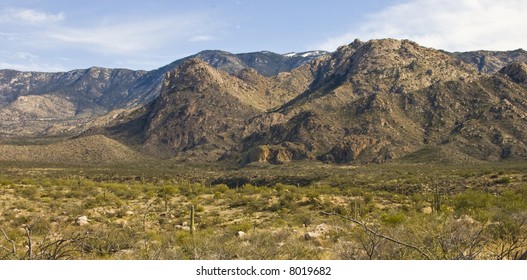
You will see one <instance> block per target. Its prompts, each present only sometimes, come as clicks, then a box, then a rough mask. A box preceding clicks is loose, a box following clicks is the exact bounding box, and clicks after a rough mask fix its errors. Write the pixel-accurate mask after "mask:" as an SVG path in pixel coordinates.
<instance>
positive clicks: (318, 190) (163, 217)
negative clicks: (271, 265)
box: [0, 162, 527, 259]
mask: <svg viewBox="0 0 527 280" xmlns="http://www.w3.org/2000/svg"><path fill="white" fill-rule="evenodd" d="M0 164H1V165H2V167H3V169H2V170H3V173H2V174H1V176H0V182H1V184H0V188H1V189H0V198H1V200H0V201H1V203H0V209H1V212H2V216H1V217H0V228H1V229H2V232H1V233H2V235H1V236H0V258H1V259H525V258H526V257H527V176H525V175H524V173H525V170H526V169H527V163H524V162H501V163H492V164H479V165H472V166H454V165H441V164H436V165H430V164H407V163H393V164H381V165H362V166H336V165H323V164H320V163H314V162H297V163H291V164H286V165H282V166H271V165H264V166H261V167H246V168H243V169H228V168H224V167H223V168H222V167H219V166H215V165H213V164H212V165H201V166H198V165H180V164H177V163H168V162H165V163H163V164H160V163H159V162H157V163H152V162H144V163H143V164H139V165H134V166H130V165H123V166H113V167H111V168H107V167H90V166H84V167H58V166H56V167H43V166H37V165H36V164H34V165H30V166H27V165H25V166H21V165H17V164H13V163H0ZM151 166H155V167H156V168H152V167H151ZM135 174H149V175H148V176H146V175H140V176H137V175H135ZM503 178H506V179H505V180H503ZM240 179H243V181H245V182H246V183H244V184H241V185H240V184H239V182H240ZM497 181H499V182H497ZM191 205H192V206H193V207H194V209H195V211H194V223H195V231H194V234H193V235H192V234H191V232H190V229H191V227H192V226H191V220H190V209H191ZM83 216H85V218H82V217H83ZM84 219H85V220H84ZM239 232H243V233H244V234H239ZM237 234H238V235H237Z"/></svg>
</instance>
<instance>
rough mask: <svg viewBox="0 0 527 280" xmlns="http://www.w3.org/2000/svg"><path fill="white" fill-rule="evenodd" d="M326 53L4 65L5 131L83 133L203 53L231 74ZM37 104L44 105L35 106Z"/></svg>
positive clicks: (140, 101) (1, 128) (271, 70)
mask: <svg viewBox="0 0 527 280" xmlns="http://www.w3.org/2000/svg"><path fill="white" fill-rule="evenodd" d="M324 54H325V53H324V52H312V53H308V55H306V54H298V55H294V56H284V55H279V54H275V53H271V52H255V53H248V54H230V53H227V52H222V51H204V52H201V53H198V54H196V55H194V56H191V57H187V58H183V59H180V60H177V61H175V62H173V63H171V64H169V65H167V66H164V67H161V68H159V69H156V70H152V71H132V70H127V69H106V68H99V67H92V68H90V69H84V70H73V71H69V72H64V73H39V72H20V71H14V70H0V135H3V136H46V135H55V134H54V133H57V134H76V133H79V132H80V131H81V129H79V128H82V127H84V126H85V125H87V124H88V123H90V122H91V121H93V120H94V119H96V118H98V117H100V116H102V115H104V114H107V113H109V112H111V111H112V110H121V109H129V108H133V107H137V106H142V105H145V104H147V103H149V102H151V101H152V100H154V99H155V98H156V97H157V96H158V95H159V93H160V91H161V85H162V82H163V79H164V76H165V73H166V72H168V71H172V70H173V69H174V68H177V67H179V66H181V65H182V64H183V63H184V62H185V61H187V60H189V59H192V58H202V59H203V60H205V61H207V62H208V63H209V64H210V65H212V66H213V67H216V68H218V69H223V70H226V71H227V72H229V73H231V74H234V73H237V72H240V71H241V70H242V69H245V68H249V67H250V68H254V69H255V70H256V72H258V73H259V74H262V75H275V74H278V73H279V72H281V71H286V72H288V71H291V70H292V69H293V68H294V67H297V66H300V65H302V64H304V63H306V62H308V61H310V60H312V59H315V58H316V57H318V56H321V55H324ZM37 103H38V104H43V105H42V106H36V104H37ZM57 127H60V129H57Z"/></svg>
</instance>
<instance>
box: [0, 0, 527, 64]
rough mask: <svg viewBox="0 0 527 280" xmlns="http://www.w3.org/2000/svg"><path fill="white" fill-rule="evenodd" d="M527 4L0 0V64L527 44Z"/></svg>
mask: <svg viewBox="0 0 527 280" xmlns="http://www.w3.org/2000/svg"><path fill="white" fill-rule="evenodd" d="M526 14H527V1H521V0H512V1H504V0H430V1H418V0H400V1H385V0H369V1H344V0H326V1H305V0H304V1H287V0H281V1H277V0H267V1H256V0H254V1H249V0H225V1H200V0H194V1H156V0H149V1H144V0H143V1H136V0H127V1H124V0H113V1H111V0H90V1H71V0H69V1H68V0H2V2H1V3H0V69H3V68H10V69H17V70H26V71H27V70H33V71H66V70H71V69H78V68H88V67H90V66H102V67H110V68H130V69H144V70H150V69H155V68H158V67H161V66H163V65H165V64H168V63H170V62H172V61H174V60H176V59H179V58H182V57H185V56H188V55H191V54H194V53H197V52H199V51H201V50H205V49H220V50H225V51H229V52H233V53H241V52H251V51H260V50H269V51H273V52H277V53H287V52H292V51H295V52H300V51H307V50H315V49H323V50H328V51H333V50H335V49H336V48H337V47H338V46H340V45H344V44H348V43H350V42H351V41H353V40H354V39H355V38H359V39H361V40H363V41H366V40H369V39H375V38H388V37H389V38H398V39H403V38H407V39H411V40H413V41H416V42H417V43H419V44H422V45H424V46H427V47H433V48H439V49H445V50H449V51H466V50H476V49H489V50H512V49H518V48H524V49H526V48H527V36H525V35H524V33H525V30H527V20H525V19H524V18H525V15H526Z"/></svg>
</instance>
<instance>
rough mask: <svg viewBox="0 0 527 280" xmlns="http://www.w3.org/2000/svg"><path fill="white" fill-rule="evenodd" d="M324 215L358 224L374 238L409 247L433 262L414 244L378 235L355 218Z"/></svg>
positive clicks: (332, 214)
mask: <svg viewBox="0 0 527 280" xmlns="http://www.w3.org/2000/svg"><path fill="white" fill-rule="evenodd" d="M322 214H323V215H328V216H337V217H340V218H342V219H344V220H347V221H350V222H352V223H355V224H358V225H359V226H361V227H362V228H363V229H364V230H365V231H367V232H369V233H371V234H373V235H374V236H377V237H380V238H383V239H386V240H388V241H391V242H393V243H395V244H399V245H401V246H404V247H407V248H410V249H413V250H415V251H416V252H418V253H419V254H421V255H422V256H423V257H425V258H426V259H427V260H431V259H432V257H430V255H428V254H427V253H426V252H424V251H423V249H421V248H419V247H417V246H415V245H412V244H409V243H406V242H403V241H400V240H397V239H395V238H392V237H390V236H386V235H384V234H381V233H378V232H376V231H374V230H372V229H371V228H369V227H368V226H366V224H364V223H363V222H361V221H358V220H356V219H353V218H350V217H346V216H343V215H340V214H337V213H328V212H322Z"/></svg>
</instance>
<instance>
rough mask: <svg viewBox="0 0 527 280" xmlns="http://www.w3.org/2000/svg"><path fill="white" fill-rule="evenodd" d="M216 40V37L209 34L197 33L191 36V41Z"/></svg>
mask: <svg viewBox="0 0 527 280" xmlns="http://www.w3.org/2000/svg"><path fill="white" fill-rule="evenodd" d="M212 40H214V37H212V36H208V35H197V36H194V37H192V38H190V39H189V40H188V41H189V42H208V41H212Z"/></svg>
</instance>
